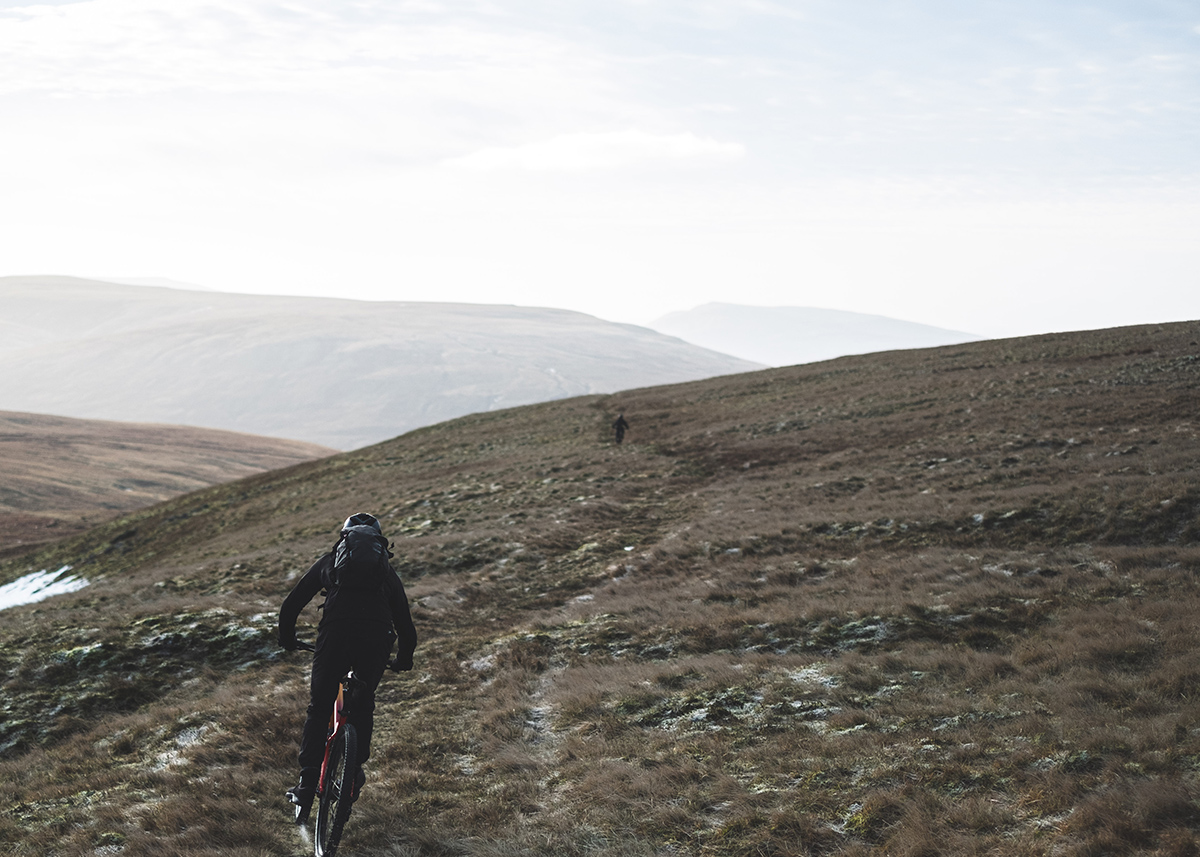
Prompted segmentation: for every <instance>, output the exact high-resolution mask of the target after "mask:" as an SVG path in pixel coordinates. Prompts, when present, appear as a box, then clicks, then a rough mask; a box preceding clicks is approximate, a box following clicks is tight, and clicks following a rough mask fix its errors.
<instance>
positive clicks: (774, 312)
mask: <svg viewBox="0 0 1200 857" xmlns="http://www.w3.org/2000/svg"><path fill="white" fill-rule="evenodd" d="M647 326H648V327H650V328H652V329H654V330H657V331H659V332H660V333H665V334H667V335H668V336H678V337H679V338H680V339H682V340H684V341H685V342H691V343H692V344H693V345H699V346H701V347H703V348H711V349H713V350H714V351H720V352H722V353H724V354H734V355H736V356H738V357H741V358H743V359H745V360H753V361H755V362H757V363H763V364H766V365H767V366H794V365H795V364H797V363H815V362H817V361H819V360H831V359H833V358H835V357H844V356H846V355H848V354H870V353H873V352H876V351H895V350H897V349H901V348H932V347H935V346H939V345H956V344H959V343H962V342H975V341H977V340H979V339H980V337H978V336H976V335H974V334H972V333H964V332H962V331H961V330H947V329H946V328H943V327H934V326H932V325H928V324H918V323H916V322H911V321H901V320H900V319H895V318H888V317H886V316H882V315H871V314H869V313H861V312H847V311H845V310H836V309H820V308H817V307H796V306H782V307H759V306H743V305H740V304H726V303H708V304H704V305H702V306H698V307H695V308H694V309H690V310H685V311H682V312H672V313H668V314H667V315H664V316H662V317H661V318H657V319H655V320H654V321H652V322H650V324H649V325H647Z"/></svg>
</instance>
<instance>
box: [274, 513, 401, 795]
mask: <svg viewBox="0 0 1200 857" xmlns="http://www.w3.org/2000/svg"><path fill="white" fill-rule="evenodd" d="M355 538H359V539H365V540H366V541H368V542H370V541H375V542H377V543H381V545H382V546H381V547H377V548H375V550H376V551H377V553H376V555H375V556H376V557H377V564H376V565H375V566H374V569H373V570H372V575H377V576H371V577H369V578H364V579H367V580H369V585H353V586H352V585H350V583H349V581H348V575H347V574H343V579H341V580H339V579H338V575H339V569H342V568H343V565H342V562H343V554H345V551H344V550H343V551H342V553H340V554H339V553H338V547H339V546H342V545H346V544H350V543H351V541H350V540H351V539H355ZM335 556H336V557H337V559H336V568H335ZM391 556H392V552H391V551H390V550H388V549H387V540H386V539H385V538H384V537H383V533H382V530H381V529H380V526H379V521H378V519H376V518H375V516H374V515H368V514H367V513H365V512H360V513H358V514H356V515H351V516H350V517H349V518H347V519H346V522H345V523H344V524H343V525H342V530H341V533H340V534H339V537H338V542H337V544H336V545H334V548H333V550H331V551H329V553H326V554H325V555H324V556H322V557H321V558H320V559H318V560H317V561H316V562H314V563H313V564H312V567H311V568H309V570H308V571H307V572H306V573H305V574H304V576H303V577H301V578H300V580H299V582H298V583H297V584H296V586H295V587H294V588H293V589H292V591H291V593H290V594H289V595H288V596H287V598H286V599H284V602H283V606H282V607H280V609H279V644H280V645H281V646H283V648H285V649H287V650H288V651H292V650H294V649H296V648H297V645H298V644H297V641H296V617H297V616H299V615H300V611H301V610H303V609H304V607H305V605H307V604H308V602H309V601H311V600H312V599H313V597H314V596H315V595H316V594H317V593H318V592H322V591H323V592H324V594H325V596H326V599H325V603H324V604H322V605H321V606H320V607H319V608H318V609H321V610H322V616H321V621H320V624H319V625H318V626H317V645H316V651H315V652H314V653H313V661H312V684H311V692H310V701H309V705H308V716H307V719H306V720H305V721H304V732H303V733H302V735H301V739H300V782H299V784H298V785H296V786H295V787H294V788H292V789H290V790H289V791H288V794H287V796H288V799H289V800H290V801H291V802H292V803H293V804H295V805H296V806H298V807H300V809H301V815H302V816H303V817H307V815H308V812H309V809H310V808H311V807H312V802H313V796H314V795H315V794H316V789H317V779H318V778H319V776H320V773H321V760H322V758H323V757H324V754H325V736H326V727H327V726H328V723H329V712H330V710H331V709H332V707H333V701H334V699H335V698H336V697H337V692H338V683H339V681H340V680H341V678H342V676H344V675H345V674H346V671H347V670H351V669H353V670H354V674H355V675H356V676H357V677H358V678H359V679H360V680H361V681H362V682H363V688H362V689H361V690H360V691H358V692H356V693H355V696H354V700H353V704H352V705H350V706H348V709H347V714H348V717H349V720H350V722H351V723H353V724H354V729H355V731H356V732H357V733H358V763H359V766H360V767H359V773H358V782H356V783H355V789H354V796H355V797H357V795H358V790H359V788H360V787H361V786H362V783H363V780H364V776H363V773H362V768H361V765H362V763H363V762H365V761H366V760H367V757H368V756H370V754H371V728H372V725H373V722H374V715H375V688H376V687H377V686H378V685H379V680H380V679H381V678H383V671H384V669H386V668H387V667H388V666H390V667H391V668H392V669H396V670H410V669H412V663H413V650H414V649H415V648H416V646H417V632H416V629H415V628H414V627H413V622H412V616H411V614H410V613H409V609H408V596H406V595H405V593H404V585H403V584H402V583H401V582H400V576H399V575H398V574H396V571H395V570H394V569H393V568H392V566H391V563H390V562H388V558H390V557H391ZM397 639H399V648H398V651H397V654H396V657H395V659H393V660H392V661H391V662H390V663H389V660H388V659H389V657H390V656H391V652H392V646H393V645H394V644H395V643H396V641H397Z"/></svg>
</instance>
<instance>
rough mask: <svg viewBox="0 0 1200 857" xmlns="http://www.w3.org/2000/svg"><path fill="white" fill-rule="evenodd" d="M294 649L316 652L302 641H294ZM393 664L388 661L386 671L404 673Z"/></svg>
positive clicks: (311, 645) (314, 648)
mask: <svg viewBox="0 0 1200 857" xmlns="http://www.w3.org/2000/svg"><path fill="white" fill-rule="evenodd" d="M296 648H297V649H299V650H300V651H302V652H315V651H316V650H317V647H316V646H314V645H313V644H312V643H306V642H304V641H303V640H297V641H296ZM395 664H396V662H395V661H394V660H389V661H388V662H387V668H388V670H390V671H391V672H394V673H398V672H405V670H399V669H396V666H395Z"/></svg>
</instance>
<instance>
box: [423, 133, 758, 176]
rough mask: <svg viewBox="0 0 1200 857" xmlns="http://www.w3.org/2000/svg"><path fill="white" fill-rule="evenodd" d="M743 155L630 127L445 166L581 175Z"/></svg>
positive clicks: (731, 146)
mask: <svg viewBox="0 0 1200 857" xmlns="http://www.w3.org/2000/svg"><path fill="white" fill-rule="evenodd" d="M745 153H746V150H745V147H744V146H743V145H742V144H740V143H722V142H720V141H718V140H712V139H709V138H704V137H698V136H696V135H695V134H692V133H683V134H649V133H646V132H645V131H637V130H633V129H630V130H626V131H609V132H604V133H593V134H583V133H579V134H561V135H559V136H557V137H552V138H550V139H548V140H540V141H537V142H533V143H526V144H525V145H522V146H510V147H489V148H485V149H480V150H479V151H476V152H472V153H471V154H469V155H465V156H463V157H460V158H450V159H448V160H446V161H445V163H446V165H448V166H452V167H459V168H462V169H469V170H480V171H491V170H528V171H534V172H582V171H590V170H612V169H622V168H625V167H639V166H654V165H670V166H710V165H713V164H718V163H722V162H728V161H736V160H739V159H740V158H742V157H743V156H744V155H745Z"/></svg>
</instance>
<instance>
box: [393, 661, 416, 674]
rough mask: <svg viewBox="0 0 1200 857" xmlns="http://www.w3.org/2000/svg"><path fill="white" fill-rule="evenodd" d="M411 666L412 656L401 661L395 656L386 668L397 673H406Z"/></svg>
mask: <svg viewBox="0 0 1200 857" xmlns="http://www.w3.org/2000/svg"><path fill="white" fill-rule="evenodd" d="M412 667H413V663H412V658H409V659H407V660H403V661H402V660H400V658H396V659H394V660H393V661H392V662H391V663H390V664H388V669H390V670H392V671H393V672H398V673H406V672H408V671H409V670H411V669H412Z"/></svg>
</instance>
